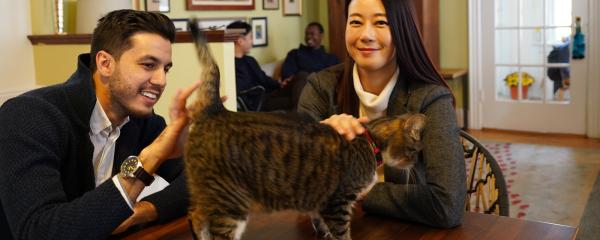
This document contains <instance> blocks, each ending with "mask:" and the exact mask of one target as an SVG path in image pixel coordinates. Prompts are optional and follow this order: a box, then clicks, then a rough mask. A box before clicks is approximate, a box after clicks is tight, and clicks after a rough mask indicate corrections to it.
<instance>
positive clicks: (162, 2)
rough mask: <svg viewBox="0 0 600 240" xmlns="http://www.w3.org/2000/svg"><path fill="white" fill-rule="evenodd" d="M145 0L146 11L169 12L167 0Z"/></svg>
mask: <svg viewBox="0 0 600 240" xmlns="http://www.w3.org/2000/svg"><path fill="white" fill-rule="evenodd" d="M145 2H146V11H148V12H169V11H170V8H171V7H170V2H169V0H145Z"/></svg>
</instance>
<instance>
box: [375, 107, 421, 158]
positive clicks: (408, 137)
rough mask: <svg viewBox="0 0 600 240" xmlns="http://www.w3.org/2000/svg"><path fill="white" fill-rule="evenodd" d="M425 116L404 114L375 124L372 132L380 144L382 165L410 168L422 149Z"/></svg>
mask: <svg viewBox="0 0 600 240" xmlns="http://www.w3.org/2000/svg"><path fill="white" fill-rule="evenodd" d="M424 127H425V115H423V114H404V115H401V116H398V117H395V118H389V119H388V120H385V121H382V122H381V123H377V124H376V125H375V127H374V128H373V130H372V131H373V132H374V133H375V135H376V136H377V137H378V138H379V141H380V144H382V147H383V149H382V153H381V155H382V157H383V163H384V164H386V165H388V166H390V167H394V168H409V167H412V166H413V165H414V164H415V162H416V161H417V159H418V154H419V152H420V151H421V149H422V148H423V144H422V138H421V133H422V131H423V128H424Z"/></svg>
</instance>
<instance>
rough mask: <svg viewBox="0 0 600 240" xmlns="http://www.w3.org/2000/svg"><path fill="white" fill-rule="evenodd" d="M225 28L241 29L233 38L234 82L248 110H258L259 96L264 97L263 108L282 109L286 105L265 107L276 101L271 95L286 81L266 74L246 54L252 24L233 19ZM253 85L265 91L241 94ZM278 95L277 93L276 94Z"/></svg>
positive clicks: (250, 37)
mask: <svg viewBox="0 0 600 240" xmlns="http://www.w3.org/2000/svg"><path fill="white" fill-rule="evenodd" d="M227 29H238V30H241V31H242V34H241V35H240V36H239V37H238V39H237V40H235V43H234V47H235V83H236V92H237V94H238V96H240V97H241V98H242V99H243V101H244V103H245V104H246V106H247V107H248V110H250V111H258V110H263V109H258V106H259V103H260V102H261V101H262V100H261V98H263V97H264V98H266V99H265V100H264V102H265V105H266V106H265V107H266V108H265V110H277V108H280V109H283V108H286V107H288V106H277V107H267V106H270V105H272V104H275V103H277V102H281V101H279V100H276V99H275V98H274V97H271V96H272V95H273V94H276V93H275V92H276V91H278V90H280V89H282V88H283V87H285V86H286V85H287V83H288V81H282V80H275V79H272V78H271V77H269V76H267V74H266V73H265V72H264V71H263V70H262V69H261V68H260V65H259V64H258V62H257V61H256V59H254V58H253V57H251V56H248V53H250V49H252V43H253V40H252V26H250V24H248V23H246V22H242V21H235V22H232V23H230V24H229V25H227ZM255 86H261V87H262V88H264V90H265V92H261V91H250V92H247V93H245V94H241V93H243V92H244V91H247V90H249V89H251V88H253V87H255ZM276 95H279V94H276Z"/></svg>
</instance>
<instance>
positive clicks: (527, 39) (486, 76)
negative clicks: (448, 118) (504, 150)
mask: <svg viewBox="0 0 600 240" xmlns="http://www.w3.org/2000/svg"><path fill="white" fill-rule="evenodd" d="M481 7H482V8H481V9H482V15H481V16H482V17H481V19H482V22H481V26H482V33H483V34H482V49H483V54H482V58H481V60H482V64H483V66H482V77H483V81H482V82H481V84H482V89H483V92H482V93H483V94H482V96H481V99H482V108H481V110H482V121H481V123H482V127H483V128H493V129H506V130H518V131H529V132H548V133H569V134H581V135H584V134H585V132H586V122H585V121H586V105H585V103H586V85H587V84H586V82H587V79H588V76H587V73H588V71H587V67H588V63H587V60H586V58H584V59H573V55H572V50H573V49H572V48H573V42H574V40H573V35H574V33H575V29H576V28H575V26H576V20H575V19H576V18H580V19H581V24H580V25H581V32H582V33H583V34H585V33H587V30H588V27H587V24H588V19H589V18H588V0H494V1H482V5H481ZM586 57H587V56H586Z"/></svg>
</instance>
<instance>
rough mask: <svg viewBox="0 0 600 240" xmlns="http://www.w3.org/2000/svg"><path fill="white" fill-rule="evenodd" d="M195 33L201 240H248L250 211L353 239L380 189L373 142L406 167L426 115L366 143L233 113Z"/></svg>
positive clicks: (298, 121) (194, 193) (196, 216)
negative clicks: (361, 209)
mask: <svg viewBox="0 0 600 240" xmlns="http://www.w3.org/2000/svg"><path fill="white" fill-rule="evenodd" d="M194 23H195V21H192V22H191V27H190V29H192V32H193V36H194V39H195V41H196V47H197V51H198V58H199V61H200V64H201V66H202V68H203V69H202V75H201V79H203V80H204V81H203V82H202V84H201V86H200V87H199V89H198V90H197V91H198V98H197V99H196V102H195V103H194V106H193V113H192V115H193V116H192V123H191V126H190V133H189V137H188V142H187V143H186V150H185V169H186V176H187V181H188V188H189V190H190V212H189V216H190V220H191V222H192V228H193V231H194V233H195V234H196V236H201V237H202V238H203V239H240V238H241V235H242V233H243V231H244V228H245V226H246V223H247V221H248V214H249V211H250V208H251V206H255V205H259V206H260V207H261V208H262V209H264V210H267V211H277V210H283V209H294V210H298V211H300V212H305V213H308V214H311V216H312V217H313V218H312V219H313V225H314V226H315V229H316V230H317V232H318V233H319V234H321V235H322V236H329V237H331V238H334V239H350V230H349V226H350V224H349V222H350V219H351V212H352V204H353V203H354V202H355V201H356V200H357V198H358V196H360V194H361V193H364V192H366V191H368V190H369V189H370V188H371V187H372V186H373V185H374V184H375V182H376V181H377V174H376V171H375V170H376V165H377V164H376V155H375V153H374V149H375V148H374V145H372V143H374V144H376V145H379V146H383V149H382V155H383V162H384V163H385V164H387V165H389V166H393V167H398V168H404V167H406V166H410V165H412V164H413V163H414V161H415V160H416V158H417V153H418V151H420V149H421V143H420V139H421V138H420V134H421V129H422V128H423V126H424V116H423V115H422V114H410V115H402V116H399V117H386V118H380V119H376V120H373V121H371V122H369V123H368V124H367V125H366V127H367V129H368V130H369V132H370V134H369V135H370V136H372V139H371V140H372V142H370V141H369V139H368V138H366V137H357V138H356V139H354V140H353V141H347V140H345V139H344V138H343V137H342V136H340V134H338V133H337V132H336V131H335V130H334V129H333V128H331V127H330V126H327V125H324V124H319V123H318V122H316V121H314V120H312V119H309V118H308V117H305V118H301V117H298V116H295V115H290V114H282V113H246V112H240V113H236V112H230V111H227V110H226V109H225V108H224V107H223V104H222V102H221V100H220V97H219V92H218V89H219V70H218V67H217V65H216V63H215V62H214V60H213V58H212V56H211V54H210V51H209V49H208V47H207V43H206V39H204V37H203V36H202V34H200V33H199V30H198V27H197V26H196V25H195V24H194Z"/></svg>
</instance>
